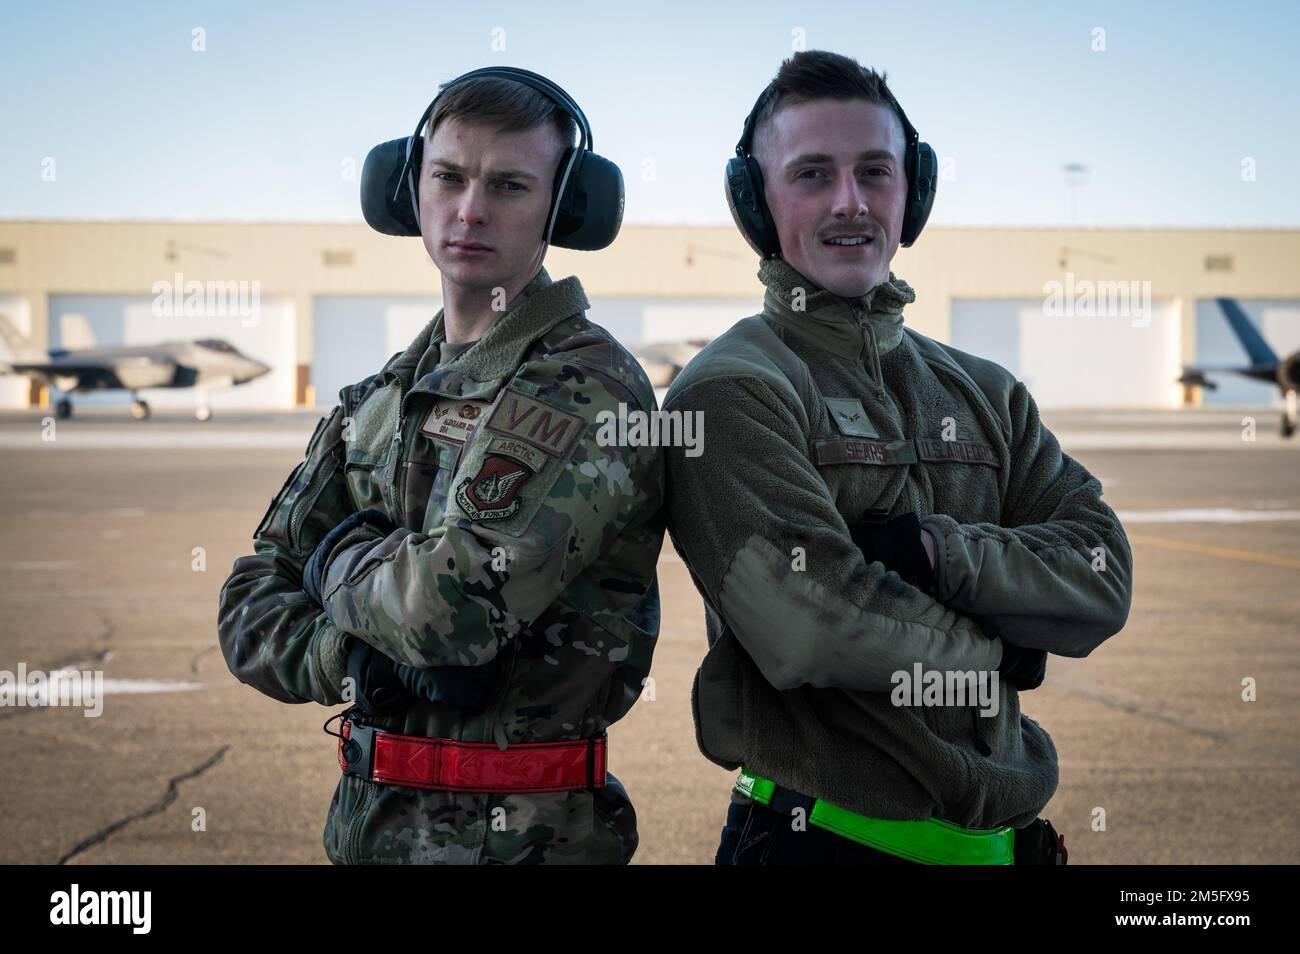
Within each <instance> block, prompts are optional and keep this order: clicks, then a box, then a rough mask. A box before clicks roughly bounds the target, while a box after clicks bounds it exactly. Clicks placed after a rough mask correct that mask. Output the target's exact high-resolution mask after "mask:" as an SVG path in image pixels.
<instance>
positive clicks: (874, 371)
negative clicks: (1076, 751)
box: [852, 305, 984, 755]
mask: <svg viewBox="0 0 1300 954" xmlns="http://www.w3.org/2000/svg"><path fill="white" fill-rule="evenodd" d="M852 307H853V315H854V317H855V318H856V319H857V322H858V325H859V327H861V328H862V333H863V337H864V339H865V341H866V344H867V346H868V347H869V348H870V349H871V368H870V370H868V372H867V374H868V377H870V378H872V384H873V385H874V386H875V389H876V391H877V392H878V393H880V394H883V393H884V391H885V380H884V372H882V371H881V369H880V348H879V347H878V345H877V344H876V330H875V329H874V328H872V327H871V322H870V321H869V320H867V318H866V317H865V316H864V315H863V313H862V309H861V308H860V307H858V306H857V305H854V306H852ZM945 370H946V369H945ZM970 711H971V741H972V742H973V743H974V744H975V751H977V752H980V754H981V755H983V754H984V753H983V752H981V751H980V730H979V725H980V724H979V713H978V712H977V711H976V710H975V708H974V707H973V706H972V707H971V710H970Z"/></svg>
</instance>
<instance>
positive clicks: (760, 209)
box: [726, 156, 781, 258]
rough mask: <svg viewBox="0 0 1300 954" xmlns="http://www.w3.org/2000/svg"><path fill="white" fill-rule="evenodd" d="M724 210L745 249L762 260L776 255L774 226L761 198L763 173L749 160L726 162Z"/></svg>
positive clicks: (738, 158)
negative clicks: (738, 231)
mask: <svg viewBox="0 0 1300 954" xmlns="http://www.w3.org/2000/svg"><path fill="white" fill-rule="evenodd" d="M726 193H727V207H728V208H729V209H730V210H731V218H732V220H733V221H734V222H735V223H736V227H737V228H738V229H740V234H741V235H743V236H744V237H745V241H746V242H748V243H749V247H750V248H752V249H753V250H754V251H755V252H757V253H758V254H759V256H760V257H762V258H769V257H771V256H773V255H779V254H780V252H781V243H780V241H779V240H777V235H776V223H775V222H773V221H772V215H771V213H770V212H769V211H768V208H767V202H766V200H765V199H764V197H763V172H762V170H761V169H759V167H758V162H757V161H756V160H755V159H753V158H752V157H748V156H746V157H744V158H741V157H740V156H737V157H735V158H734V159H731V160H729V161H728V162H727V182H726Z"/></svg>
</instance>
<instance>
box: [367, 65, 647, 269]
mask: <svg viewBox="0 0 1300 954" xmlns="http://www.w3.org/2000/svg"><path fill="white" fill-rule="evenodd" d="M487 77H491V78H494V79H507V80H513V81H514V82H516V83H522V84H523V85H524V86H528V87H531V88H532V89H535V90H537V92H539V93H541V94H542V95H543V96H546V97H547V98H548V99H550V100H552V101H553V102H554V103H555V104H556V105H557V106H559V107H560V109H562V110H564V112H566V113H568V114H569V115H570V116H571V117H573V120H574V122H576V123H577V124H578V128H579V129H580V130H581V132H582V138H581V141H580V142H579V144H578V145H577V146H569V147H568V148H566V149H565V151H564V155H563V156H561V158H560V165H559V168H558V169H557V170H556V174H555V184H554V188H553V189H552V190H551V208H550V212H549V213H548V215H547V220H546V231H545V232H544V233H543V238H544V239H545V241H547V242H548V243H550V244H551V245H558V246H559V247H561V248H572V249H585V250H594V249H600V248H605V247H606V246H607V245H609V244H610V243H611V242H613V241H614V237H615V236H616V235H618V230H619V226H620V225H622V223H623V173H622V172H620V171H619V168H618V166H616V165H614V163H612V162H610V161H609V160H608V159H605V158H603V157H601V156H598V155H596V153H595V152H593V151H592V150H593V148H594V146H593V141H592V136H591V126H590V124H589V123H588V122H587V117H586V116H584V115H583V112H582V110H581V109H579V108H578V104H577V103H575V102H574V101H573V98H572V97H570V96H569V94H568V93H566V92H565V91H564V90H562V89H560V87H558V86H556V85H555V84H554V83H552V82H551V81H550V80H548V79H547V78H546V77H544V76H540V75H538V74H537V73H532V72H529V71H528V70H522V69H517V68H515V67H512V66H489V67H485V68H483V69H478V70H471V71H470V72H468V73H465V74H464V75H462V76H458V77H456V78H455V79H454V80H452V81H451V82H449V83H447V84H446V85H445V86H444V87H443V88H442V89H441V90H440V91H439V93H438V95H437V96H436V97H434V100H433V102H432V103H430V104H429V107H428V109H426V110H425V111H424V115H422V116H421V117H420V122H419V124H418V125H416V127H415V132H414V133H413V134H412V135H410V136H407V137H405V138H402V139H392V140H389V141H388V142H384V143H380V144H379V145H378V146H375V147H374V148H373V149H371V150H370V154H369V155H368V156H366V162H365V165H364V166H363V167H362V170H361V212H362V214H363V215H364V216H365V219H366V222H367V223H369V225H370V227H371V228H373V229H374V230H375V231H377V232H382V233H384V234H385V235H419V234H420V196H419V178H420V169H421V166H422V163H423V159H424V132H423V130H424V124H425V123H426V122H428V120H429V117H430V116H431V115H432V114H433V109H434V107H435V106H437V105H438V100H439V99H441V98H442V96H443V94H445V93H446V92H447V90H449V89H451V88H452V87H453V86H457V85H459V84H461V83H464V82H467V81H469V80H472V79H481V78H487Z"/></svg>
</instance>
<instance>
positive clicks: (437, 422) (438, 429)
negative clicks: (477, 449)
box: [420, 398, 488, 444]
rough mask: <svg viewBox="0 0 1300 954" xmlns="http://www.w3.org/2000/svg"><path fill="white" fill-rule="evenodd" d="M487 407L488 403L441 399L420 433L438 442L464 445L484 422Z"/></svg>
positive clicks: (434, 406)
mask: <svg viewBox="0 0 1300 954" xmlns="http://www.w3.org/2000/svg"><path fill="white" fill-rule="evenodd" d="M487 406H488V402H487V401H466V400H464V399H463V398H440V399H439V400H438V401H437V402H436V403H435V404H434V405H433V407H432V408H431V409H430V410H429V416H428V417H426V418H425V419H424V423H423V424H421V425H420V431H421V433H424V434H427V435H428V436H429V437H432V438H435V439H436V440H441V441H447V442H449V443H452V444H464V443H465V440H466V439H467V438H468V437H469V434H470V431H472V430H474V428H475V427H477V426H478V424H479V421H480V420H482V417H483V412H484V411H485V410H486V409H487Z"/></svg>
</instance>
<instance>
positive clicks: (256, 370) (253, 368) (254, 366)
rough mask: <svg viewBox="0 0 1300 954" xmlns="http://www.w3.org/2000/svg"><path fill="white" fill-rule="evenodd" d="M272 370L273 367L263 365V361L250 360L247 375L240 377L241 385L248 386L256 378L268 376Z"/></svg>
mask: <svg viewBox="0 0 1300 954" xmlns="http://www.w3.org/2000/svg"><path fill="white" fill-rule="evenodd" d="M270 370H271V366H270V365H269V364H263V363H262V362H261V361H253V360H250V361H249V362H248V365H247V371H246V373H244V374H241V375H240V376H239V383H240V384H247V383H248V382H249V381H252V380H253V379H254V378H260V377H261V376H262V375H264V374H268V373H269V372H270Z"/></svg>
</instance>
